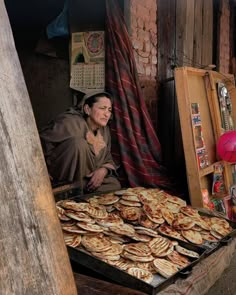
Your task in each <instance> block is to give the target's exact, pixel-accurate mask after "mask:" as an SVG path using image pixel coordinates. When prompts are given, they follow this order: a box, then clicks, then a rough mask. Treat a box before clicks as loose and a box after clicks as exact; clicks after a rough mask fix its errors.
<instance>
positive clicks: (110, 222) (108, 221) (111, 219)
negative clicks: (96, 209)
mask: <svg viewBox="0 0 236 295" xmlns="http://www.w3.org/2000/svg"><path fill="white" fill-rule="evenodd" d="M96 223H97V224H99V225H101V226H104V227H110V226H117V225H120V224H123V223H124V221H123V220H122V219H121V218H120V216H118V215H117V214H115V213H108V214H107V217H106V218H104V219H96Z"/></svg>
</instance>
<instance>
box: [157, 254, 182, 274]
mask: <svg viewBox="0 0 236 295" xmlns="http://www.w3.org/2000/svg"><path fill="white" fill-rule="evenodd" d="M153 265H154V268H155V269H156V270H157V272H158V273H159V274H161V275H162V276H163V277H164V278H169V277H171V276H172V275H174V274H175V273H176V272H177V271H178V267H177V265H176V264H174V263H172V262H170V261H168V260H166V259H163V258H156V259H154V260H153Z"/></svg>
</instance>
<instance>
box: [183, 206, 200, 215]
mask: <svg viewBox="0 0 236 295" xmlns="http://www.w3.org/2000/svg"><path fill="white" fill-rule="evenodd" d="M180 212H182V213H183V214H185V215H187V216H189V217H193V218H194V217H197V218H199V217H200V215H199V213H198V211H197V210H196V209H193V208H192V207H190V206H186V207H182V208H181V209H180Z"/></svg>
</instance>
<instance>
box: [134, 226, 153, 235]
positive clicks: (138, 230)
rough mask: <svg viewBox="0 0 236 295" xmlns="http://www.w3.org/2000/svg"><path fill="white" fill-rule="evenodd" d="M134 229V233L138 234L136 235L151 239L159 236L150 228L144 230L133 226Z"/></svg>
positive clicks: (141, 227)
mask: <svg viewBox="0 0 236 295" xmlns="http://www.w3.org/2000/svg"><path fill="white" fill-rule="evenodd" d="M134 228H135V231H136V233H138V234H143V235H148V236H151V237H157V236H159V235H158V233H157V232H156V231H155V230H152V229H150V228H146V227H143V226H134Z"/></svg>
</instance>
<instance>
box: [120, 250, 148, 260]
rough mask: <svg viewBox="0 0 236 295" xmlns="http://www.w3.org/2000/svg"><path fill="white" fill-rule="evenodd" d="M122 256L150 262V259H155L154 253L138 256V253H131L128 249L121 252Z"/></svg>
mask: <svg viewBox="0 0 236 295" xmlns="http://www.w3.org/2000/svg"><path fill="white" fill-rule="evenodd" d="M121 256H122V257H123V258H126V259H130V260H132V261H139V262H150V261H153V259H154V257H153V256H152V255H146V256H138V255H134V254H131V253H130V252H127V251H123V252H122V253H121Z"/></svg>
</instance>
